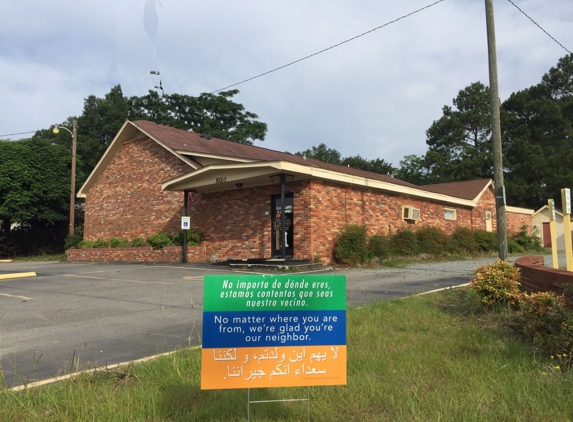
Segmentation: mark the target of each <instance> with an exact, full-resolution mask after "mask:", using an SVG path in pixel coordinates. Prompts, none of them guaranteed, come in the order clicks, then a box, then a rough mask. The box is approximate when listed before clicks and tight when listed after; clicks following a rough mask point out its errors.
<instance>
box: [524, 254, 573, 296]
mask: <svg viewBox="0 0 573 422" xmlns="http://www.w3.org/2000/svg"><path fill="white" fill-rule="evenodd" d="M544 265H545V264H544V260H543V256H541V255H535V256H526V257H523V258H518V259H516V260H515V266H516V267H517V268H519V272H520V278H521V284H522V286H523V287H524V288H525V289H526V290H527V291H529V292H547V291H553V292H556V293H562V288H561V286H562V285H563V284H573V273H571V272H569V271H564V270H556V269H554V268H548V267H545V266H544Z"/></svg>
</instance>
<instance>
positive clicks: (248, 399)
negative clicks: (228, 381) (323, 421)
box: [247, 387, 310, 422]
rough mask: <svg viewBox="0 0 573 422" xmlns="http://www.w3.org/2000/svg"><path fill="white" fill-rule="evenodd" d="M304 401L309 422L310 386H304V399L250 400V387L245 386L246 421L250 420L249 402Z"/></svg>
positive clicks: (308, 421)
mask: <svg viewBox="0 0 573 422" xmlns="http://www.w3.org/2000/svg"><path fill="white" fill-rule="evenodd" d="M297 401H305V402H306V420H307V422H310V387H306V399H280V400H251V389H250V388H247V421H249V422H251V404H256V403H278V402H297Z"/></svg>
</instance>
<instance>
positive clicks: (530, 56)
mask: <svg viewBox="0 0 573 422" xmlns="http://www.w3.org/2000/svg"><path fill="white" fill-rule="evenodd" d="M428 3H430V2H429V1H427V0H411V1H408V2H394V1H386V0H385V1H366V0H358V1H353V2H350V1H342V0H338V1H332V0H329V1H327V0H315V1H312V2H309V1H304V0H289V1H288V2H286V1H266V2H263V1H255V0H242V1H231V0H212V1H209V2H205V1H196V0H194V1H189V0H162V1H161V3H159V1H157V0H124V1H121V2H112V1H110V0H107V1H105V0H104V1H99V0H98V1H96V0H86V1H83V2H74V1H71V0H53V1H50V2H37V1H33V0H20V1H18V2H8V4H6V5H3V6H4V9H5V10H3V14H2V17H1V18H0V19H1V21H0V39H1V40H2V43H1V44H0V74H2V75H3V81H2V83H0V96H1V98H2V99H3V100H4V101H2V103H1V104H0V134H3V133H14V132H24V131H28V130H36V129H41V128H46V127H49V125H51V124H53V123H56V122H61V121H63V120H64V119H65V118H67V117H68V116H70V115H79V114H80V113H81V111H82V107H83V99H84V98H85V97H87V96H88V95H90V94H95V95H98V96H103V95H105V93H107V92H108V91H109V90H110V89H111V87H112V86H113V85H114V84H118V83H120V84H121V85H122V88H123V90H124V93H125V94H126V95H142V94H145V93H146V92H147V90H149V89H151V88H152V87H153V85H156V84H157V83H158V82H159V81H158V79H157V78H156V77H154V76H152V75H150V74H149V71H150V70H160V71H161V80H162V83H163V86H164V88H165V91H166V92H178V93H183V94H189V95H198V94H200V93H201V92H211V91H214V90H216V89H220V88H223V87H225V86H227V85H230V84H232V83H235V82H238V81H240V80H243V79H246V78H249V77H252V76H254V75H256V74H259V73H262V72H265V71H268V70H270V69H273V68H275V67H278V66H281V65H284V64H285V63H288V62H291V61H293V60H297V59H299V58H301V57H303V56H306V55H308V54H312V53H314V52H316V51H319V50H321V49H323V48H326V47H329V46H330V45H333V44H336V43H338V42H340V41H343V40H345V39H348V38H350V37H353V36H355V35H357V34H359V33H362V32H364V31H367V30H369V29H372V28H374V27H377V26H379V25H382V24H384V23H385V22H388V21H390V20H393V19H396V18H398V17H399V16H402V15H404V14H406V13H409V12H411V11H412V10H415V9H417V8H420V7H423V6H425V5H426V4H428ZM518 4H519V6H520V7H522V8H523V9H524V10H525V11H526V12H527V13H528V14H530V16H532V17H534V18H535V19H536V20H537V21H538V22H539V23H540V24H541V25H542V26H543V27H544V28H545V29H546V30H548V31H549V32H550V33H551V34H552V35H553V36H555V37H556V38H557V39H558V40H560V42H562V43H563V44H564V45H566V46H569V47H568V48H570V49H571V48H573V35H572V34H573V33H572V32H571V30H570V28H571V24H572V23H573V10H572V8H571V6H570V0H548V1H544V2H542V3H540V2H536V1H532V0H523V1H519V2H518ZM495 7H496V29H497V43H498V66H499V78H500V96H501V97H502V99H505V98H507V96H508V95H509V94H511V93H512V92H514V91H517V90H520V89H524V88H527V87H529V86H531V85H533V84H536V83H538V82H539V81H540V79H541V76H542V75H543V74H544V73H545V72H547V71H548V70H549V68H550V67H551V66H554V65H555V64H556V63H557V61H558V59H559V58H560V57H562V56H563V55H565V51H563V50H562V49H561V48H560V47H559V46H558V45H556V44H555V43H554V42H553V41H552V40H551V39H549V38H548V37H547V36H546V35H545V34H543V33H542V32H541V31H540V30H539V29H538V28H537V27H535V26H534V25H533V24H532V23H531V22H530V21H529V20H528V19H527V18H525V16H523V15H522V14H521V13H519V11H517V10H516V9H515V8H514V7H513V6H512V5H511V4H509V3H508V2H503V1H500V2H496V4H495ZM487 72H488V66H487V45H486V33H485V11H484V4H483V1H478V0H465V1H451V0H447V1H445V2H443V3H440V4H438V5H436V6H434V7H432V8H430V9H428V10H426V11H424V12H421V13H419V14H416V15H414V16H411V17H409V18H407V19H404V20H401V21H399V22H397V23H395V24H392V25H390V26H388V27H386V28H383V29H380V30H378V31H375V32H373V33H371V34H368V35H366V36H364V37H362V38H360V39H357V40H355V41H352V42H350V43H348V44H345V45H342V46H340V47H338V48H336V49H333V50H330V51H327V52H325V53H323V54H321V55H319V56H316V57H313V58H311V59H309V60H306V61H304V62H301V63H298V64H296V65H293V66H291V67H288V68H286V69H283V70H281V71H278V72H276V73H272V74H270V75H267V76H265V77H262V78H259V79H256V80H253V81H251V82H248V83H246V84H243V85H239V86H238V87H237V88H238V89H240V91H241V93H240V95H239V96H237V97H236V100H237V101H239V102H242V103H243V104H244V105H245V107H246V108H247V109H248V110H250V111H253V112H255V113H257V114H258V115H259V116H260V118H261V120H262V121H265V122H267V123H268V125H269V132H268V136H267V141H265V142H264V143H263V144H261V146H264V147H267V148H273V149H277V150H281V151H285V150H287V151H291V152H295V151H299V150H302V149H306V148H309V147H310V146H312V145H318V144H319V143H322V142H324V143H326V144H327V145H328V146H329V147H331V148H336V149H338V150H339V151H340V152H341V153H342V155H343V156H349V155H356V154H360V155H362V156H363V157H367V158H377V157H381V158H384V159H386V160H387V161H390V162H392V163H394V164H395V165H397V164H398V161H399V160H400V159H401V158H403V157H404V156H405V155H407V154H423V153H424V152H425V151H426V144H425V131H426V129H427V128H428V127H429V125H430V124H431V123H432V121H433V120H436V119H438V118H439V117H440V116H441V109H442V107H443V106H444V105H445V104H451V100H452V98H453V97H455V96H456V95H457V92H458V91H459V90H461V89H463V88H464V87H466V86H467V85H469V84H470V83H472V82H475V81H481V82H483V83H484V84H487V83H488V80H489V79H488V73H487Z"/></svg>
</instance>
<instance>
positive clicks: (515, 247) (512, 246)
mask: <svg viewBox="0 0 573 422" xmlns="http://www.w3.org/2000/svg"><path fill="white" fill-rule="evenodd" d="M507 251H508V252H509V253H523V252H525V249H523V246H521V245H520V244H519V243H517V242H516V241H515V240H513V239H512V238H511V237H508V238H507Z"/></svg>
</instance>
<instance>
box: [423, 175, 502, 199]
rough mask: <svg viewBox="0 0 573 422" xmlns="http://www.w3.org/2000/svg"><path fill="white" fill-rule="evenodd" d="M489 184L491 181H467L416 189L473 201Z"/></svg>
mask: <svg viewBox="0 0 573 422" xmlns="http://www.w3.org/2000/svg"><path fill="white" fill-rule="evenodd" d="M489 183H491V179H479V180H467V181H465V182H451V183H440V184H437V185H424V186H418V189H422V190H425V191H428V192H433V193H440V194H443V195H449V196H453V197H456V198H461V199H468V200H473V199H476V198H477V196H478V195H479V194H480V193H481V192H482V191H483V190H484V189H485V187H486V186H487V185H488V184H489Z"/></svg>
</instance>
